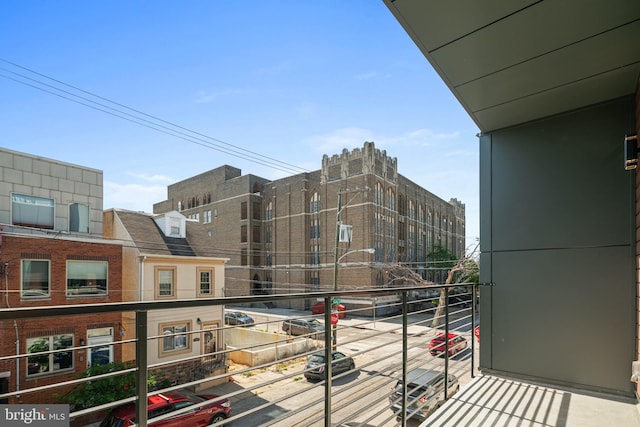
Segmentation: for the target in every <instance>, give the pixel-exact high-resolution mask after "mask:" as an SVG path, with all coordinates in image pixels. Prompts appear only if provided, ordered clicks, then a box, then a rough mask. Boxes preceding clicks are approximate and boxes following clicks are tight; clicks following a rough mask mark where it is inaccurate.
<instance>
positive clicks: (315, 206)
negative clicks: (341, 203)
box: [309, 192, 320, 213]
mask: <svg viewBox="0 0 640 427" xmlns="http://www.w3.org/2000/svg"><path fill="white" fill-rule="evenodd" d="M309 212H311V213H319V212H320V195H319V194H318V192H315V193H313V196H311V202H310V203H309Z"/></svg>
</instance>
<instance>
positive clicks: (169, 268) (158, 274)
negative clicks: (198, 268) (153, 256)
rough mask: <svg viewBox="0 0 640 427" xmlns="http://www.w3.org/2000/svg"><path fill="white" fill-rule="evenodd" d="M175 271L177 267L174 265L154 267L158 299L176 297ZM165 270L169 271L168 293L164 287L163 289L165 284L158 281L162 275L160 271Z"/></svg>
mask: <svg viewBox="0 0 640 427" xmlns="http://www.w3.org/2000/svg"><path fill="white" fill-rule="evenodd" d="M177 271H178V270H177V268H176V267H174V266H156V267H155V290H156V298H158V299H171V298H176V294H177V290H176V283H177ZM165 272H171V283H169V286H170V293H167V291H166V289H163V288H164V287H165V286H164V285H165V284H164V283H160V280H161V276H162V274H161V273H165Z"/></svg>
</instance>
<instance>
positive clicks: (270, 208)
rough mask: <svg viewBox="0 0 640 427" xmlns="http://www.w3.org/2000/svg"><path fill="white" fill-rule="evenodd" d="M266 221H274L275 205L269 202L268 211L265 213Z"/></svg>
mask: <svg viewBox="0 0 640 427" xmlns="http://www.w3.org/2000/svg"><path fill="white" fill-rule="evenodd" d="M264 219H265V220H267V221H271V220H272V219H273V203H272V202H269V203H268V204H267V210H266V212H265V218H264Z"/></svg>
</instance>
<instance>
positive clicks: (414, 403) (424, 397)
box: [389, 368, 460, 420]
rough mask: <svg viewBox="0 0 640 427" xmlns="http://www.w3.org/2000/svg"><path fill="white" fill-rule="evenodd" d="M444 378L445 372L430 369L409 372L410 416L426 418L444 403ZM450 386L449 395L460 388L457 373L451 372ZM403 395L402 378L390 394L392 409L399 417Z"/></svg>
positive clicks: (408, 399) (408, 408)
mask: <svg viewBox="0 0 640 427" xmlns="http://www.w3.org/2000/svg"><path fill="white" fill-rule="evenodd" d="M444 378H445V376H444V372H439V371H432V370H430V369H422V368H418V369H414V370H412V371H410V372H407V393H408V394H409V396H407V416H408V417H412V418H413V417H415V418H417V419H419V420H424V419H426V418H427V417H428V416H429V415H430V414H431V413H432V412H433V411H434V410H435V409H436V408H438V407H439V406H440V405H442V404H443V403H444V401H445V399H444V387H445V385H444V382H445V381H444ZM448 386H449V387H448V397H451V396H453V395H454V394H455V393H457V392H458V390H459V389H460V384H459V383H458V379H457V378H456V376H455V375H452V374H449V384H448ZM402 397H403V396H402V380H398V382H397V383H396V385H395V386H394V387H393V391H392V392H391V395H390V396H389V401H390V402H391V409H393V411H394V412H395V413H396V415H397V416H398V417H400V416H401V413H400V412H401V411H402Z"/></svg>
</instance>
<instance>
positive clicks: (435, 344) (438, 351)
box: [429, 332, 467, 356]
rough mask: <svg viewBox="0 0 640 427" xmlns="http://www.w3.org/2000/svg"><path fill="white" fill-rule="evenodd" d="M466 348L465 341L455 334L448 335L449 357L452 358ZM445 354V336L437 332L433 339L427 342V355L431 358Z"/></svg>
mask: <svg viewBox="0 0 640 427" xmlns="http://www.w3.org/2000/svg"><path fill="white" fill-rule="evenodd" d="M466 348H467V340H466V339H465V338H464V337H462V336H460V335H457V334H454V333H451V332H450V333H449V356H453V355H454V354H456V353H459V352H461V351H463V350H464V349H466ZM444 352H445V334H444V332H439V333H438V335H436V337H435V338H434V339H432V340H431V341H430V342H429V353H431V355H432V356H441V355H443V353H444Z"/></svg>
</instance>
